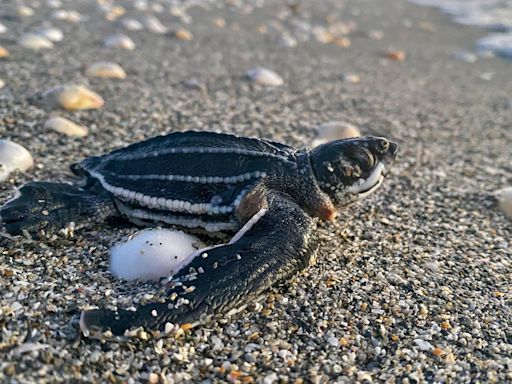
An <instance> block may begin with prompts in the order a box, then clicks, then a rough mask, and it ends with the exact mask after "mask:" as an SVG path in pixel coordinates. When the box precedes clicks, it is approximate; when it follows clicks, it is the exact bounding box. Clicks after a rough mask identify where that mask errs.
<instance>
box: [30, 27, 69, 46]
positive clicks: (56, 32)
mask: <svg viewBox="0 0 512 384" xmlns="http://www.w3.org/2000/svg"><path fill="white" fill-rule="evenodd" d="M35 33H36V34H38V35H39V36H43V37H44V38H45V39H47V40H50V41H52V42H54V43H58V42H59V41H62V39H63V38H64V34H63V33H62V31H61V30H60V29H59V28H55V27H39V28H37V29H36V31H35Z"/></svg>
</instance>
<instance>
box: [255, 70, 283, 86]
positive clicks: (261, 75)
mask: <svg viewBox="0 0 512 384" xmlns="http://www.w3.org/2000/svg"><path fill="white" fill-rule="evenodd" d="M247 77H248V78H249V80H251V81H252V82H253V83H256V84H259V85H266V86H272V87H277V86H280V85H283V78H282V77H281V76H279V75H278V74H277V73H275V72H274V71H271V70H270V69H267V68H262V67H256V68H252V69H249V70H248V71H247Z"/></svg>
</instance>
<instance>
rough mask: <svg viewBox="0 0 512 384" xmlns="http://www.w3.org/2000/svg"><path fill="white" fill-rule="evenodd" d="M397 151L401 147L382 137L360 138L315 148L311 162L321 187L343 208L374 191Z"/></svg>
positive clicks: (336, 204)
mask: <svg viewBox="0 0 512 384" xmlns="http://www.w3.org/2000/svg"><path fill="white" fill-rule="evenodd" d="M397 152H398V146H397V145H396V144H395V143H393V142H391V141H389V140H387V139H385V138H383V137H373V136H366V137H358V138H354V139H344V140H336V141H331V142H329V143H325V144H322V145H320V146H318V147H316V148H314V149H313V150H312V151H311V163H312V167H313V171H314V173H315V176H316V179H317V181H318V183H319V185H320V188H321V189H322V190H323V192H325V193H326V194H327V195H328V196H329V198H330V199H331V201H332V204H333V205H334V206H335V207H336V208H341V207H343V206H345V205H348V204H350V203H353V202H355V201H357V200H360V199H362V198H364V197H366V196H368V195H369V194H370V193H372V192H373V191H375V190H376V189H377V188H378V187H379V186H380V185H381V184H382V181H383V180H384V176H385V175H386V172H387V170H388V169H389V168H390V166H391V164H392V163H393V161H394V160H395V157H396V154H397Z"/></svg>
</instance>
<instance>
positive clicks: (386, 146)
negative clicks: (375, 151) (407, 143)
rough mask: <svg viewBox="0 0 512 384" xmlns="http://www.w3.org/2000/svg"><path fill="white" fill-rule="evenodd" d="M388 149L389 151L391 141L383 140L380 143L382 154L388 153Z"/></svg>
mask: <svg viewBox="0 0 512 384" xmlns="http://www.w3.org/2000/svg"><path fill="white" fill-rule="evenodd" d="M388 149H389V141H387V140H386V139H381V140H380V142H379V150H380V151H381V152H387V150H388Z"/></svg>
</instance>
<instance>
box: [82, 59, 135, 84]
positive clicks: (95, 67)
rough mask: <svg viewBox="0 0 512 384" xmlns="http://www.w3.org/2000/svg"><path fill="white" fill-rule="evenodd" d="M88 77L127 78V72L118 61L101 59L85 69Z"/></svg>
mask: <svg viewBox="0 0 512 384" xmlns="http://www.w3.org/2000/svg"><path fill="white" fill-rule="evenodd" d="M85 76H87V77H101V78H110V79H121V80H122V79H125V78H126V72H125V71H124V69H123V68H122V67H121V66H120V65H119V64H116V63H111V62H108V61H99V62H97V63H94V64H91V65H90V66H89V67H88V68H87V70H86V71H85Z"/></svg>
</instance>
